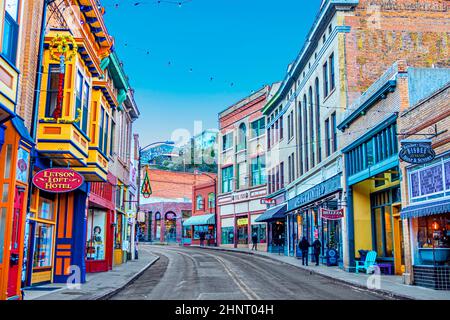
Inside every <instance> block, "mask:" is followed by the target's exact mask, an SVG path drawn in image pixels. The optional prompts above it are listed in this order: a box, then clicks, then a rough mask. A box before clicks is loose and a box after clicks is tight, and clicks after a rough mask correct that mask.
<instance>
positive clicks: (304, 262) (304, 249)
mask: <svg viewBox="0 0 450 320" xmlns="http://www.w3.org/2000/svg"><path fill="white" fill-rule="evenodd" d="M298 246H299V248H300V250H301V251H302V265H308V250H309V247H310V246H311V245H310V244H309V241H308V240H306V237H303V238H302V240H301V241H300V243H299V244H298Z"/></svg>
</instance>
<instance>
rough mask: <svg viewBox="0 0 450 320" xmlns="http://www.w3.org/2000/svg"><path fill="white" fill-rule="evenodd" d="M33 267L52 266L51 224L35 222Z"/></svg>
mask: <svg viewBox="0 0 450 320" xmlns="http://www.w3.org/2000/svg"><path fill="white" fill-rule="evenodd" d="M35 230H36V231H35V240H34V241H35V242H34V259H33V267H35V268H40V267H51V266H52V247H53V245H52V243H53V226H51V225H47V224H44V223H36V229H35Z"/></svg>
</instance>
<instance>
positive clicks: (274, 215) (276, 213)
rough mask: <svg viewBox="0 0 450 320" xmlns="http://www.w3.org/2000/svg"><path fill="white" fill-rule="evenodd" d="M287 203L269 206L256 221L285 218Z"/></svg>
mask: <svg viewBox="0 0 450 320" xmlns="http://www.w3.org/2000/svg"><path fill="white" fill-rule="evenodd" d="M286 210H287V204H286V203H283V204H281V205H279V206H275V207H272V208H269V209H268V210H267V211H266V212H264V213H263V214H262V215H260V216H259V217H258V218H256V220H255V222H267V221H271V220H277V219H284V217H285V216H286Z"/></svg>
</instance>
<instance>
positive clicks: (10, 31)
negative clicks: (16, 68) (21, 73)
mask: <svg viewBox="0 0 450 320" xmlns="http://www.w3.org/2000/svg"><path fill="white" fill-rule="evenodd" d="M18 9H19V0H6V3H5V20H4V25H3V46H2V54H3V56H4V57H5V58H6V59H7V60H8V61H9V62H11V63H12V64H13V65H16V59H17V44H18V41H19V24H18V21H17V20H18Z"/></svg>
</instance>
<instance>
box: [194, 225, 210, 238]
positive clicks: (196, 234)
mask: <svg viewBox="0 0 450 320" xmlns="http://www.w3.org/2000/svg"><path fill="white" fill-rule="evenodd" d="M200 232H204V233H205V235H206V234H207V233H208V226H205V225H203V226H194V240H199V239H200Z"/></svg>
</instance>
